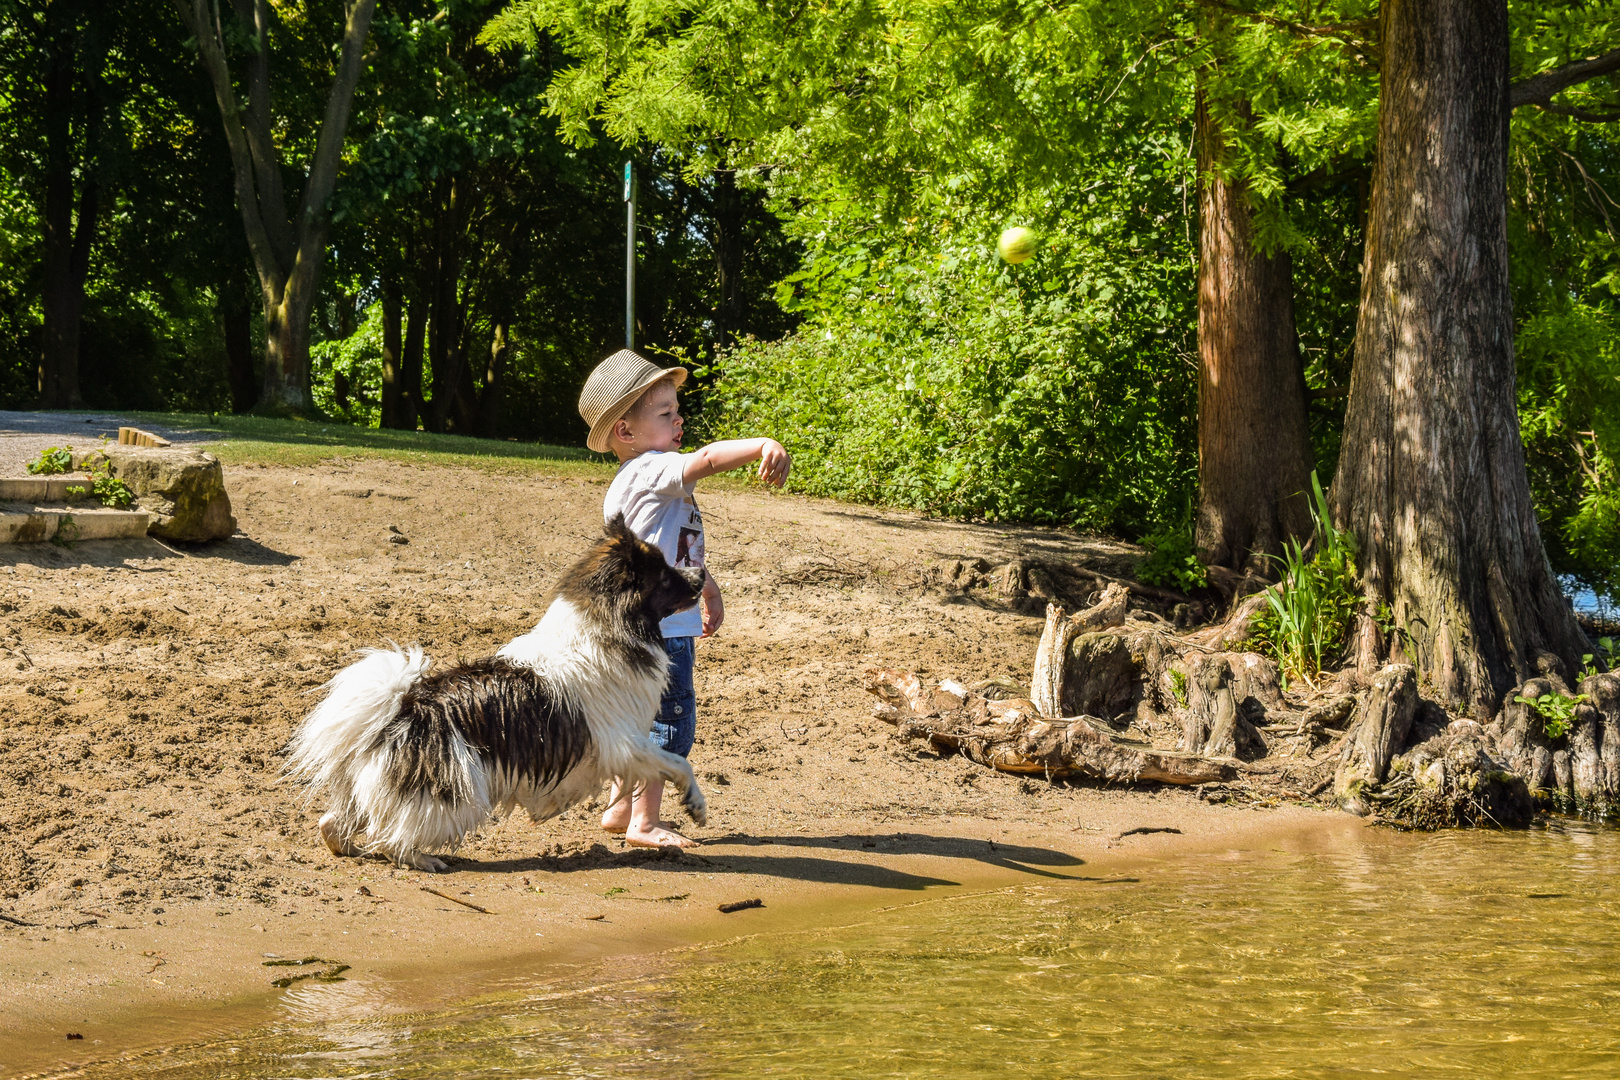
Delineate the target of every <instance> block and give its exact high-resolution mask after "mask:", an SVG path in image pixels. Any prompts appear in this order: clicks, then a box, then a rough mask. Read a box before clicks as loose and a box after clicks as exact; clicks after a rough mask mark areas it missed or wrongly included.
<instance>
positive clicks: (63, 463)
mask: <svg viewBox="0 0 1620 1080" xmlns="http://www.w3.org/2000/svg"><path fill="white" fill-rule="evenodd" d="M28 471H29V473H30V474H32V475H34V476H55V475H57V474H59V473H69V472H72V471H73V447H71V446H52V447H48V448H47V449H44V450H41V451H40V452H39V459H38V460H37V461H30V462H29V463H28Z"/></svg>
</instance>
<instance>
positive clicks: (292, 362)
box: [175, 0, 377, 416]
mask: <svg viewBox="0 0 1620 1080" xmlns="http://www.w3.org/2000/svg"><path fill="white" fill-rule="evenodd" d="M175 3H176V5H177V6H178V7H179V9H180V17H181V18H182V19H183V20H184V21H185V23H186V27H187V29H188V30H190V31H191V34H192V37H193V40H194V41H195V42H196V44H197V49H198V53H199V54H200V56H201V57H202V61H203V66H204V67H205V68H206V69H207V71H208V76H209V80H210V81H211V82H212V84H213V87H214V99H215V101H216V102H217V104H218V105H219V111H220V119H221V121H222V123H223V124H224V127H225V140H226V142H227V143H228V144H229V146H230V151H231V171H232V175H233V177H234V179H235V184H236V202H237V206H238V208H239V209H240V210H241V212H242V225H243V227H244V229H245V230H246V232H247V241H248V250H249V251H251V252H252V254H253V265H254V268H255V269H256V270H257V271H258V275H259V285H260V289H261V291H262V292H263V294H264V322H265V350H264V389H263V393H262V394H261V395H260V398H259V403H258V406H257V408H258V410H259V411H262V412H266V413H270V414H273V415H292V416H305V415H314V414H315V411H316V410H315V401H314V398H313V397H311V395H310V384H309V377H310V370H309V316H310V311H311V309H312V308H313V306H314V302H315V294H316V288H317V286H318V284H319V280H320V267H321V263H322V262H323V261H324V260H325V258H326V237H327V230H328V228H329V225H330V221H329V217H328V210H327V204H328V202H329V201H330V199H331V197H332V189H333V187H334V186H335V185H336V183H337V171H338V166H339V163H340V157H341V153H342V149H343V137H344V133H345V131H347V129H348V125H349V112H350V109H351V108H352V106H353V104H354V89H355V86H356V85H357V84H358V83H359V80H360V67H361V64H362V61H363V59H364V55H363V54H364V46H365V41H366V36H367V34H368V33H369V32H370V29H371V18H372V15H373V14H374V12H375V10H376V6H377V5H376V0H352V2H350V3H347V4H345V7H344V15H345V19H344V27H343V44H342V47H341V49H340V52H339V56H338V61H337V66H336V70H335V72H334V73H333V77H332V86H331V89H330V91H329V92H328V94H327V98H326V115H325V117H324V118H323V119H322V122H321V128H320V134H319V136H318V137H317V140H316V144H315V153H314V156H313V157H312V158H311V159H310V163H309V171H308V174H307V176H306V178H305V183H304V191H303V196H302V198H301V199H300V201H299V208H298V214H297V216H296V218H293V217H289V216H288V214H287V202H286V198H285V195H284V192H283V188H282V183H283V180H282V161H281V152H280V150H279V149H278V147H277V146H276V143H275V138H274V133H275V131H276V130H277V125H276V122H275V117H274V116H273V115H272V112H271V107H270V44H269V22H270V10H269V4H268V0H231V2H230V9H231V11H233V12H234V14H235V18H236V25H235V26H234V27H232V31H227V29H226V25H225V21H224V20H225V18H227V17H228V16H225V15H223V14H222V13H221V11H220V8H219V5H218V4H210V3H209V2H208V0H175ZM233 31H235V32H243V33H245V34H247V35H249V36H250V37H251V40H252V42H253V45H252V48H250V49H249V50H248V51H247V61H246V65H245V67H246V71H245V72H244V75H243V79H242V81H243V83H244V84H245V86H246V89H247V104H246V107H245V108H244V107H243V105H242V103H241V102H240V101H239V99H238V94H237V88H236V84H235V81H234V79H233V77H232V75H231V70H230V66H229V64H228V62H227V56H226V52H227V50H226V46H225V42H226V39H227V38H228V37H229V36H231V33H232V32H233Z"/></svg>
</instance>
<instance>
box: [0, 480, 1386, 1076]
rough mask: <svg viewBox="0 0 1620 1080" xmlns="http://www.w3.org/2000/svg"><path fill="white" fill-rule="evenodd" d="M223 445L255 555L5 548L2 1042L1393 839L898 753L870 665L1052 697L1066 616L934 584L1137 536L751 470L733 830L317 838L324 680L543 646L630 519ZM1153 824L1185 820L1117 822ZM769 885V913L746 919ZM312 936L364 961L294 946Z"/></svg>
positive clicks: (1303, 818)
mask: <svg viewBox="0 0 1620 1080" xmlns="http://www.w3.org/2000/svg"><path fill="white" fill-rule="evenodd" d="M222 456H226V460H227V463H228V469H227V483H228V487H229V490H230V492H231V496H232V499H233V502H234V504H235V512H236V514H237V517H238V520H239V522H240V526H241V532H240V533H239V535H238V536H236V537H234V538H233V539H231V540H229V541H224V542H221V543H218V544H214V545H208V546H205V547H199V548H191V549H179V548H170V547H165V546H163V545H160V544H158V543H156V542H154V541H149V540H148V541H129V542H107V543H95V544H89V543H87V544H81V545H78V546H77V547H75V548H55V547H51V546H49V545H28V546H13V547H11V548H10V549H0V715H4V716H6V717H7V718H8V719H7V722H6V724H5V726H4V728H3V729H0V740H3V744H0V749H3V751H4V753H3V754H0V830H3V831H0V915H4V916H5V917H6V919H7V920H10V921H5V922H4V923H3V929H0V942H4V944H5V948H4V949H3V950H0V974H3V975H4V978H3V979H0V1018H3V1019H0V1044H3V1045H0V1060H5V1061H8V1062H11V1061H16V1060H21V1059H20V1058H18V1057H15V1056H13V1054H14V1053H15V1054H21V1053H28V1054H42V1055H43V1057H40V1058H38V1059H37V1063H43V1062H46V1061H50V1060H64V1059H59V1058H55V1057H54V1056H52V1050H51V1047H52V1045H53V1044H54V1045H60V1046H62V1047H64V1048H65V1047H68V1046H69V1045H70V1044H69V1043H68V1041H67V1038H66V1036H67V1035H68V1034H69V1033H73V1034H82V1035H84V1036H85V1040H84V1042H85V1043H86V1044H89V1045H88V1046H86V1047H85V1052H86V1053H88V1052H90V1051H91V1050H92V1049H95V1050H98V1051H105V1052H111V1044H109V1043H108V1041H107V1038H106V1035H107V1034H111V1033H113V1032H115V1031H116V1032H118V1033H119V1034H117V1035H115V1036H114V1037H115V1038H133V1037H135V1036H136V1035H140V1036H141V1038H142V1039H143V1040H144V1044H150V1041H151V1039H150V1037H156V1038H157V1039H158V1040H159V1041H161V1039H162V1038H164V1037H165V1036H164V1034H163V1030H164V1029H159V1028H154V1027H152V1026H151V1025H152V1024H153V1023H156V1021H154V1020H153V1019H152V1018H153V1017H156V1016H160V1015H162V1016H169V1017H174V1016H180V1015H192V1012H193V1010H201V1011H202V1012H204V1013H206V1012H207V1011H209V1010H211V1009H214V1008H217V1007H218V1006H217V1005H216V1003H218V1002H221V1001H230V1002H254V1003H258V1005H256V1006H255V1007H259V1006H262V1004H263V1003H264V1002H265V1001H266V1000H267V998H266V995H268V994H270V993H271V992H272V990H271V987H270V986H269V982H270V979H271V978H274V977H281V976H289V975H302V974H305V973H306V972H308V971H310V970H317V971H329V970H331V969H332V967H333V966H335V965H336V964H340V963H341V964H347V965H350V971H351V972H353V973H354V974H353V975H345V976H344V977H346V978H358V977H360V976H361V975H362V974H367V975H368V976H374V977H387V978H390V979H393V978H399V979H404V980H405V981H410V977H411V975H412V973H417V974H421V973H424V972H425V973H428V974H427V975H426V976H425V981H426V982H427V983H438V984H443V983H445V982H446V981H447V980H451V981H453V980H454V979H456V978H458V977H459V974H458V973H463V972H467V973H470V976H471V977H472V978H473V979H475V980H476V978H478V977H479V973H481V972H483V971H485V970H487V969H488V968H489V967H490V966H491V965H498V963H499V962H500V961H501V959H502V958H505V957H522V958H525V959H524V960H523V961H522V962H525V963H526V962H530V961H529V959H527V958H534V960H533V962H536V963H554V962H568V961H569V960H570V958H571V957H575V956H577V955H601V954H602V953H603V950H606V951H609V952H611V951H615V950H617V951H630V952H636V951H645V950H648V949H657V948H661V947H667V946H668V945H669V944H670V942H672V941H679V940H699V939H705V938H707V937H711V936H713V935H716V934H721V935H724V934H731V933H736V932H738V930H737V929H735V927H738V926H741V927H744V928H745V929H753V928H757V927H759V926H764V925H773V924H774V923H773V921H774V920H776V919H780V918H808V917H811V916H810V915H808V914H806V913H809V912H812V911H815V912H824V911H826V910H829V909H832V908H842V907H858V906H860V905H862V904H878V905H882V904H890V903H894V902H896V900H897V899H899V900H903V899H904V898H907V897H912V896H916V895H921V894H925V893H928V892H930V891H931V890H941V889H972V888H987V887H993V886H994V885H997V884H1004V883H1008V882H1012V881H1016V880H1024V879H1028V878H1031V877H1039V876H1040V875H1044V874H1059V875H1063V876H1076V875H1078V876H1096V875H1098V874H1105V873H1109V872H1112V871H1110V870H1108V869H1107V868H1108V867H1110V866H1113V865H1115V862H1114V860H1116V859H1118V858H1122V857H1125V856H1126V855H1128V854H1130V853H1133V852H1144V853H1149V854H1153V855H1159V854H1164V855H1168V854H1170V853H1172V852H1174V851H1176V850H1179V849H1180V847H1179V846H1181V845H1202V844H1218V845H1228V846H1235V847H1241V846H1244V845H1245V844H1248V843H1252V842H1255V840H1254V838H1255V837H1256V836H1257V835H1258V832H1259V831H1264V832H1266V833H1267V834H1268V835H1269V834H1270V833H1271V831H1272V830H1281V831H1282V832H1283V833H1298V834H1299V835H1308V834H1314V832H1316V831H1319V830H1321V829H1324V828H1325V829H1327V830H1328V831H1329V832H1330V833H1334V834H1337V831H1339V830H1348V829H1358V828H1360V825H1359V823H1357V822H1354V821H1352V820H1350V819H1347V818H1343V817H1341V816H1339V815H1336V814H1331V815H1330V814H1324V813H1322V812H1320V811H1315V810H1311V809H1302V808H1276V807H1274V806H1272V805H1270V804H1269V802H1268V801H1266V800H1254V801H1253V804H1252V805H1250V804H1246V803H1244V802H1243V800H1241V799H1239V800H1238V802H1237V803H1236V804H1229V805H1221V806H1212V805H1208V804H1206V803H1204V802H1202V801H1200V799H1199V798H1198V797H1197V796H1196V794H1194V793H1193V792H1190V791H1181V790H1172V789H1162V790H1156V791H1149V790H1134V791H1122V790H1097V789H1090V788H1084V787H1076V786H1070V785H1066V784H1047V783H1045V782H1044V781H1041V780H1039V779H1034V778H1017V777H1013V776H1008V775H1002V774H996V773H991V772H989V771H987V770H984V769H982V768H981V767H980V766H978V765H975V764H973V763H971V762H968V761H965V760H963V759H961V758H958V757H955V756H942V755H940V754H939V753H937V752H934V751H931V750H929V749H927V748H926V747H923V746H919V745H917V744H915V743H908V742H904V741H901V740H898V739H896V738H895V737H894V729H893V728H891V727H889V726H888V725H886V724H883V723H881V722H879V721H877V720H875V719H873V718H872V715H871V706H872V702H873V699H872V698H871V697H870V696H869V695H868V694H867V693H866V692H865V691H864V690H863V688H862V683H863V673H864V672H865V671H866V670H867V669H869V668H873V667H877V666H893V667H900V668H905V669H908V670H912V671H916V672H918V673H920V674H924V675H928V674H932V675H933V676H934V677H935V678H940V677H945V676H954V677H958V678H990V677H996V676H1004V677H1009V678H1011V679H1013V680H1017V681H1022V682H1027V681H1028V679H1029V677H1030V674H1031V666H1032V663H1033V658H1034V646H1035V643H1036V641H1037V639H1038V637H1039V635H1040V631H1041V625H1042V620H1041V618H1040V617H1039V616H1038V615H1034V614H1025V613H1023V612H1022V611H1021V610H1019V609H1017V608H1016V607H1014V606H1013V605H1010V604H1007V603H1003V602H1001V601H1000V600H998V598H997V597H996V595H995V592H994V590H993V589H982V588H968V587H962V588H954V589H941V588H939V587H937V585H936V584H935V582H937V575H933V574H930V573H929V571H930V569H932V568H934V567H937V566H938V565H939V564H940V563H941V562H947V563H952V562H962V563H964V564H966V565H969V566H971V565H976V564H978V561H979V560H983V562H982V565H985V566H990V565H1000V564H1004V563H1006V562H1008V561H1010V560H1012V559H1017V558H1025V557H1040V558H1045V559H1054V558H1059V559H1071V560H1074V561H1076V562H1083V563H1084V564H1085V565H1087V566H1090V567H1092V568H1094V569H1096V570H1098V571H1100V572H1104V573H1113V574H1121V573H1126V572H1128V571H1129V568H1130V566H1131V564H1132V563H1133V561H1134V559H1135V552H1134V551H1133V549H1131V548H1129V547H1128V546H1126V545H1122V544H1118V543H1114V542H1111V541H1106V540H1099V539H1090V538H1085V537H1078V536H1075V535H1073V534H1071V533H1065V532H1061V531H1056V530H1043V529H1020V528H1001V527H991V526H983V525H969V524H961V523H951V522H937V521H930V520H926V519H923V518H920V517H917V516H915V515H908V514H899V513H890V512H883V511H876V510H870V509H867V508H860V507H850V506H845V505H840V504H835V503H830V502H818V501H812V500H805V499H799V498H793V497H779V496H772V495H767V494H764V493H761V492H759V491H757V490H748V489H746V488H744V487H742V486H741V485H734V484H733V485H721V486H718V487H716V488H714V489H712V490H708V491H703V492H700V499H701V501H702V504H703V507H704V511H705V516H706V521H707V528H708V534H709V547H710V551H711V553H712V555H711V560H710V561H711V568H712V569H713V571H714V572H715V574H716V577H717V578H718V580H719V581H720V583H721V585H722V587H723V588H724V590H725V595H726V603H727V620H726V624H725V626H724V627H723V629H722V631H721V633H720V634H719V635H718V636H717V637H716V638H714V639H712V640H708V641H704V642H703V643H701V645H700V650H699V660H698V694H699V709H700V718H699V726H698V732H699V734H698V745H697V747H696V748H695V750H694V752H693V764H694V767H695V768H696V769H697V772H698V775H699V777H700V779H701V780H702V782H703V784H704V787H705V790H706V792H707V794H708V796H709V801H710V807H711V813H712V817H711V822H710V825H709V827H708V828H707V829H703V830H696V831H695V835H696V836H698V837H699V838H700V839H702V840H703V841H704V844H705V846H704V847H702V848H700V849H698V850H697V852H696V853H695V855H690V856H686V857H683V858H677V859H664V858H662V857H660V856H659V855H657V854H656V853H643V852H636V851H630V850H628V849H625V848H624V847H623V845H622V842H620V841H618V840H616V839H612V838H609V837H607V836H605V835H604V834H602V833H601V831H600V830H599V829H598V828H597V827H596V823H595V819H596V817H597V815H598V814H599V811H600V808H599V807H588V808H579V809H575V810H574V811H572V812H570V813H569V814H567V815H565V817H564V818H563V819H562V820H560V821H557V822H553V823H550V824H548V825H546V826H542V827H538V828H536V827H534V826H531V825H528V824H527V823H524V822H508V823H506V824H503V825H500V826H497V827H494V828H491V829H489V830H486V831H485V832H484V833H483V834H481V835H480V836H478V837H476V838H475V839H474V840H473V841H472V842H470V843H469V844H468V845H466V846H465V847H464V848H463V849H462V850H461V852H459V857H458V858H457V859H455V860H453V861H452V870H453V872H452V873H450V874H446V875H440V876H434V875H421V874H418V873H416V872H414V871H413V872H409V873H406V872H402V871H397V870H395V869H393V868H390V867H388V866H386V865H384V864H382V863H380V862H377V861H355V860H347V859H337V858H334V857H333V856H331V855H330V854H328V853H327V852H326V850H325V849H324V847H322V846H320V844H319V843H318V841H317V839H316V836H315V833H314V827H313V823H314V819H315V817H316V816H318V812H319V809H320V808H319V807H318V806H317V807H313V808H306V807H305V806H303V805H302V803H301V802H300V801H299V797H298V793H297V792H296V791H293V790H290V789H289V788H288V787H287V786H286V785H283V784H281V783H279V781H278V775H279V767H280V762H281V748H282V747H283V746H284V744H285V742H286V739H287V736H288V735H289V734H290V732H291V731H292V729H293V726H294V725H295V724H296V723H297V722H298V720H299V719H300V718H301V717H302V716H303V715H304V714H305V712H307V710H308V709H309V707H310V705H311V702H312V699H311V694H312V693H313V692H315V691H317V690H318V688H319V687H320V685H321V684H322V683H324V682H325V681H326V680H327V679H328V678H330V676H331V675H332V673H333V672H334V671H336V670H337V669H338V668H339V667H341V666H342V665H343V664H344V663H346V662H347V661H348V659H349V658H350V657H351V656H352V655H353V653H354V651H355V650H356V649H358V648H361V647H364V646H368V645H375V644H380V643H382V642H384V641H387V640H395V641H399V642H402V643H406V642H419V643H421V644H422V645H423V646H424V647H425V648H426V649H427V650H428V651H429V652H430V654H432V655H435V656H437V657H440V658H449V657H459V656H476V655H482V654H486V653H488V652H492V651H493V650H494V649H495V648H497V647H499V645H500V644H502V643H503V642H505V641H506V640H509V639H510V638H511V637H513V636H515V635H516V634H518V633H521V632H523V631H525V630H527V629H528V628H529V627H530V626H532V624H533V622H534V621H535V619H537V618H538V616H539V613H540V610H541V608H542V605H543V603H544V601H545V597H546V593H547V591H548V590H549V588H550V586H551V584H552V582H553V581H554V580H555V578H556V576H557V574H558V573H559V572H560V571H561V569H562V568H563V567H564V566H565V565H567V564H568V563H569V562H570V561H571V560H572V559H574V558H575V557H577V556H578V555H579V553H580V552H582V551H583V550H584V549H585V547H586V546H587V545H588V544H589V543H590V542H591V540H592V539H593V537H594V536H595V535H597V534H598V531H599V528H600V506H601V498H602V492H603V488H604V486H605V484H606V481H607V479H608V478H609V475H610V474H609V473H608V472H607V470H605V469H603V470H600V475H597V474H596V473H595V472H593V471H592V470H591V469H589V468H586V467H584V466H576V467H574V468H572V469H571V471H570V472H568V473H567V474H564V475H547V474H545V473H543V472H531V473H527V474H518V475H512V474H506V473H500V472H496V471H486V470H480V469H475V468H461V467H448V466H411V465H405V464H400V463H397V462H391V461H385V460H357V461H350V462H347V463H344V462H328V463H325V464H318V465H310V466H299V467H287V466H269V467H267V466H256V465H250V464H243V463H240V462H238V463H231V461H230V458H229V456H227V455H222ZM395 538H403V539H404V541H405V542H400V540H398V539H395ZM1225 797H1227V798H1230V797H1231V795H1230V793H1227V794H1226V796H1225ZM1324 823H1330V824H1324ZM1143 827H1145V828H1174V829H1180V830H1181V831H1180V833H1179V834H1175V833H1154V834H1147V835H1134V836H1129V837H1125V838H1123V839H1117V840H1116V839H1113V838H1114V837H1116V836H1118V834H1120V833H1123V832H1126V831H1128V830H1131V829H1135V828H1143ZM1300 830H1304V831H1303V833H1301V832H1300ZM525 879H527V880H525ZM424 886H426V887H429V888H435V889H438V890H440V891H441V892H443V893H446V894H448V897H450V898H445V897H440V896H437V895H435V894H433V893H429V892H424V891H423V887H424ZM361 889H364V890H365V891H364V892H361V891H359V890H361ZM368 894H369V895H368ZM756 897H758V898H760V899H762V900H764V901H765V905H766V906H765V908H764V909H762V910H753V911H743V912H739V913H736V914H732V915H726V916H721V915H719V914H718V912H716V911H715V907H716V905H718V904H721V903H727V902H732V901H737V900H744V899H753V898H756ZM457 900H459V901H465V902H467V903H470V904H477V905H478V906H480V907H484V908H487V909H488V910H489V911H490V912H493V913H494V914H483V913H480V912H478V911H476V910H473V909H472V908H470V907H467V906H464V905H463V904H460V903H457V902H456V901H457ZM598 914H600V915H603V916H604V918H603V919H602V920H600V921H597V920H592V919H590V918H588V917H589V916H593V915H598ZM815 917H823V916H821V915H817V916H815ZM743 920H750V921H748V922H743ZM267 953H273V954H276V955H275V956H272V957H267V956H265V954H267ZM308 956H318V957H319V958H321V959H323V960H329V961H332V962H333V964H331V965H310V966H309V967H307V968H304V967H276V968H267V967H264V966H263V962H264V961H265V960H266V959H302V958H304V957H308ZM135 1016H139V1017H142V1018H143V1019H142V1020H141V1024H143V1025H146V1026H145V1027H144V1028H143V1027H139V1026H130V1025H129V1023H128V1022H127V1018H130V1017H135ZM119 1018H125V1019H122V1020H121V1019H119ZM143 1032H144V1034H142V1033H143ZM96 1038H101V1039H102V1044H101V1047H100V1048H97V1047H95V1043H94V1040H95V1039H96ZM56 1040H61V1042H60V1043H59V1044H58V1043H55V1041H56ZM77 1042H78V1040H74V1043H77ZM6 1047H9V1048H11V1049H12V1051H13V1053H8V1052H6ZM72 1049H74V1050H75V1051H76V1052H77V1051H78V1049H79V1048H78V1046H77V1045H74V1046H73V1047H72ZM30 1067H33V1066H30Z"/></svg>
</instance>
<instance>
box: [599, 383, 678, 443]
mask: <svg viewBox="0 0 1620 1080" xmlns="http://www.w3.org/2000/svg"><path fill="white" fill-rule="evenodd" d="M682 424H683V421H682V420H681V406H680V402H679V401H678V400H677V399H676V394H675V386H674V384H673V383H671V382H670V381H669V380H668V379H664V380H661V381H660V382H658V383H656V384H655V385H653V386H651V387H649V388H648V390H647V392H646V393H645V394H643V395H641V400H640V401H637V402H636V403H635V405H633V406H631V408H630V411H629V412H627V413H625V414H624V416H623V418H621V419H620V420H619V422H618V423H617V424H614V425H613V446H614V449H615V450H618V451H619V457H620V458H621V459H623V458H626V457H634V456H636V455H637V454H645V453H647V452H648V451H650V450H661V451H673V450H679V449H680V448H681V426H682Z"/></svg>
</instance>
